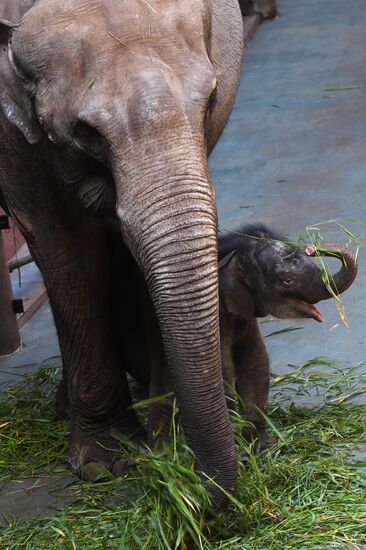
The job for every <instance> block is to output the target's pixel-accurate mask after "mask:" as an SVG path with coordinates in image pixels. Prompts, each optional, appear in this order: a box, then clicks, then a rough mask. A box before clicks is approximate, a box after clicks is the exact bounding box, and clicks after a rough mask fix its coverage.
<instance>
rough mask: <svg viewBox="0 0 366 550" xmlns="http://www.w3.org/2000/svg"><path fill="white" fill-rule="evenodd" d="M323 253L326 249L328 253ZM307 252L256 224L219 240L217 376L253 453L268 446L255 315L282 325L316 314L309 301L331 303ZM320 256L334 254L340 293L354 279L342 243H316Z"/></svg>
mask: <svg viewBox="0 0 366 550" xmlns="http://www.w3.org/2000/svg"><path fill="white" fill-rule="evenodd" d="M329 249H331V251H330V250H329ZM314 254H316V251H315V248H314V247H313V246H311V245H310V246H307V247H305V248H303V247H302V248H299V247H296V246H295V245H293V244H291V243H290V242H288V241H286V239H285V238H284V237H283V236H281V235H279V234H277V233H276V232H274V231H272V230H270V229H268V228H267V227H265V226H263V225H256V226H244V227H241V228H239V229H238V230H237V231H235V232H232V233H226V234H223V235H221V236H219V260H220V263H219V287H220V326H221V347H222V366H223V376H224V380H225V382H226V389H227V392H228V394H229V396H230V395H231V399H230V400H229V407H231V408H232V407H233V404H234V402H235V395H236V394H238V396H239V407H240V410H241V412H242V413H243V415H244V416H245V418H246V419H247V420H248V421H249V422H250V423H251V424H252V426H253V428H248V429H246V430H245V433H244V435H245V436H246V437H247V438H248V439H255V440H257V444H258V445H259V447H261V448H265V447H268V446H269V445H271V444H272V443H273V441H274V440H273V438H271V437H270V436H269V435H268V434H267V432H266V429H265V422H264V421H263V415H261V413H260V411H263V412H266V411H267V405H268V393H269V382H270V369H269V358H268V354H267V351H266V347H265V344H264V341H263V338H262V335H261V332H260V329H259V326H258V321H257V317H264V316H266V315H273V316H275V317H279V318H282V319H286V318H287V319H291V318H313V319H315V320H316V321H319V322H321V321H322V316H321V313H320V312H319V310H318V309H317V308H316V307H315V306H314V304H315V303H317V302H319V301H321V300H326V299H328V298H331V297H332V294H331V293H330V292H329V288H327V287H326V286H325V285H324V282H323V279H322V272H321V270H320V269H319V267H318V266H317V265H316V263H315V262H314V260H313V259H312V257H311V256H313V255H314ZM321 254H322V255H324V256H327V255H332V256H338V257H339V259H341V260H342V264H341V269H340V270H339V271H338V273H336V274H335V275H334V276H333V278H332V285H333V291H334V294H341V293H342V292H344V291H345V290H346V289H347V288H349V286H350V285H351V284H352V283H353V281H354V279H355V277H356V275H357V262H356V260H355V257H354V255H353V254H352V252H351V251H350V250H349V249H348V248H346V247H344V246H342V245H335V244H333V245H326V244H325V245H323V249H322V251H321Z"/></svg>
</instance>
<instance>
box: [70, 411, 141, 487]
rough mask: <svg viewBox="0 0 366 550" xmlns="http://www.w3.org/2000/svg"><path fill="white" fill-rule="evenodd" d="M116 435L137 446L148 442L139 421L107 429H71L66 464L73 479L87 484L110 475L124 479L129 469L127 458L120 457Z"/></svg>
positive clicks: (121, 422) (125, 422) (104, 427)
mask: <svg viewBox="0 0 366 550" xmlns="http://www.w3.org/2000/svg"><path fill="white" fill-rule="evenodd" d="M113 431H116V432H118V433H120V434H122V435H123V436H126V437H128V438H129V439H130V440H132V441H134V442H135V443H137V444H141V445H142V444H144V443H146V442H147V434H146V431H145V429H144V428H143V427H142V426H141V424H139V423H138V421H137V420H136V419H128V420H127V421H126V418H124V419H123V421H120V422H115V423H113V424H112V425H108V426H105V425H104V426H95V425H94V426H90V425H89V426H88V429H86V428H81V427H80V426H79V425H78V426H72V428H71V436H70V445H69V451H68V453H67V456H66V462H67V463H68V465H69V469H70V470H71V472H72V473H73V474H74V475H77V476H78V477H80V478H81V479H83V480H85V481H95V480H96V479H97V478H98V477H100V476H103V475H105V474H106V473H107V472H111V473H112V474H113V475H116V476H118V475H121V474H123V473H125V472H126V471H127V470H128V469H129V462H128V460H127V458H124V457H123V456H121V450H120V449H119V443H118V441H117V439H116V438H115V437H113V435H112V434H113Z"/></svg>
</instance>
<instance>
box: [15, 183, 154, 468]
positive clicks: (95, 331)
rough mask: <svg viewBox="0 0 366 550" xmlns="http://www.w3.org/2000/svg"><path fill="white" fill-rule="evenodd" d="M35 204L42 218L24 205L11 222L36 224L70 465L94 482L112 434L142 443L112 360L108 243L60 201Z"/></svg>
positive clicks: (31, 239) (98, 228)
mask: <svg viewBox="0 0 366 550" xmlns="http://www.w3.org/2000/svg"><path fill="white" fill-rule="evenodd" d="M33 193H34V194H36V193H37V186H36V185H34V186H33ZM12 203H13V204H14V200H13V201H12ZM34 204H37V205H38V211H39V212H40V213H41V215H39V214H38V215H37V213H36V211H35V209H34V210H32V212H31V213H29V212H28V211H27V212H26V209H25V210H22V208H21V205H20V204H19V202H17V208H16V209H15V210H14V211H13V214H14V215H15V217H16V218H17V219H18V221H19V222H20V224H21V225H22V223H23V222H24V219H27V218H28V219H31V220H32V225H31V227H29V228H28V229H27V228H25V229H26V236H27V240H28V243H29V246H30V249H31V251H32V254H33V256H34V257H35V259H36V261H37V263H38V265H39V267H40V269H41V271H42V274H43V276H44V279H45V283H46V286H47V290H48V294H49V298H50V303H51V307H52V311H53V315H54V320H55V324H56V328H57V333H58V337H59V342H60V348H61V353H62V359H63V365H64V369H65V372H64V376H65V381H66V382H67V390H68V396H69V401H70V403H69V416H70V420H71V433H70V448H69V452H68V457H67V460H68V462H69V465H70V467H71V470H72V471H73V472H74V473H77V474H79V475H80V474H81V475H83V476H85V477H89V476H90V475H91V473H92V471H93V469H92V468H88V467H85V465H86V464H88V463H100V464H102V465H105V466H107V467H109V466H110V465H111V460H112V458H113V457H112V453H111V451H110V449H113V448H115V447H116V442H115V440H114V439H113V438H112V437H111V429H112V428H116V429H117V430H119V431H120V432H122V433H124V434H125V435H128V436H132V437H136V438H140V437H144V434H143V430H142V428H141V425H140V424H139V422H138V421H137V419H136V417H135V414H134V413H133V411H131V410H130V409H129V405H130V404H131V400H130V395H129V390H128V386H127V380H126V375H125V372H124V370H123V368H122V365H121V360H120V357H119V356H118V355H117V353H116V352H115V343H114V335H113V327H112V326H111V324H112V316H111V314H110V311H111V302H112V292H113V290H112V289H111V285H110V255H109V250H110V248H109V240H108V235H107V233H106V230H105V228H104V227H103V226H102V225H100V224H99V223H98V222H96V221H95V219H93V217H91V216H90V217H89V216H88V215H86V214H85V213H84V212H83V211H82V210H78V209H77V208H76V207H73V205H71V204H68V205H67V206H66V205H65V204H63V201H62V199H61V198H60V197H59V196H57V194H53V193H43V196H42V197H39V202H37V200H36V199H34ZM39 205H42V207H41V208H39ZM66 220H67V221H66ZM23 229H24V227H23ZM65 381H64V383H65ZM89 470H90V471H89Z"/></svg>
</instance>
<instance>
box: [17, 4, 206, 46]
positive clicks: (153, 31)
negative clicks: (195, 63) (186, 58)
mask: <svg viewBox="0 0 366 550" xmlns="http://www.w3.org/2000/svg"><path fill="white" fill-rule="evenodd" d="M208 21H209V11H208V9H207V2H205V1H203V0H202V1H197V0H196V1H193V0H181V1H179V2H177V1H176V0H149V2H145V0H124V1H121V2H115V1H114V0H103V1H98V2H96V1H94V2H93V1H90V2H88V3H86V2H75V0H64V1H63V2H54V1H53V0H39V1H38V2H37V3H36V4H35V5H34V7H33V8H32V9H31V10H30V11H29V12H28V13H27V15H26V17H25V18H24V20H23V23H22V25H21V27H20V29H21V33H22V34H23V37H24V36H25V39H26V41H27V44H25V45H24V50H27V49H29V48H31V49H32V47H33V49H34V50H36V51H37V52H39V50H41V51H42V49H43V48H45V49H46V50H48V49H49V47H52V48H54V51H55V53H56V54H57V55H58V54H60V53H61V50H62V48H65V49H66V50H67V51H68V52H70V50H74V49H75V48H76V50H78V49H80V48H78V44H79V43H80V42H82V41H84V42H89V45H90V46H91V47H92V46H94V48H93V49H94V52H96V51H97V50H98V49H99V50H100V49H102V50H104V48H107V49H108V48H110V47H112V45H113V46H114V47H115V48H117V47H118V48H119V49H121V48H122V49H123V48H128V46H129V45H130V44H131V43H134V42H137V43H143V44H144V45H147V44H149V43H150V44H154V45H155V46H156V47H159V43H160V42H163V46H164V49H166V48H165V46H166V45H167V44H168V45H169V49H170V50H174V49H175V46H176V45H179V44H180V43H181V41H182V39H183V40H184V41H185V42H186V43H188V44H189V46H190V48H191V49H192V50H201V49H202V45H206V46H207V42H208V28H209V25H208ZM24 53H25V52H24ZM35 53H36V52H35V51H33V54H35ZM48 53H49V51H48ZM61 55H62V53H61Z"/></svg>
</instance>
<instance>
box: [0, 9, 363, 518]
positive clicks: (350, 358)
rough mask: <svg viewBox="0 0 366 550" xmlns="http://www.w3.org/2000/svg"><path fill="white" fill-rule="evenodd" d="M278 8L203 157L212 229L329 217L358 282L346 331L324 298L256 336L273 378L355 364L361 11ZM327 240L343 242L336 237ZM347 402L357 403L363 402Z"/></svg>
mask: <svg viewBox="0 0 366 550" xmlns="http://www.w3.org/2000/svg"><path fill="white" fill-rule="evenodd" d="M346 4H347V5H346ZM279 5H280V11H281V17H280V18H278V19H276V20H275V21H273V22H268V23H264V24H263V25H262V26H261V27H260V28H259V30H258V32H257V34H256V36H255V38H254V40H253V43H252V45H251V47H250V48H249V50H248V53H247V55H246V58H245V61H244V73H243V78H242V81H241V85H240V89H239V93H238V97H237V101H236V105H235V108H234V111H233V113H232V116H231V120H230V123H229V124H228V126H227V128H226V130H225V133H224V136H223V138H222V139H221V141H220V143H219V145H218V146H217V148H216V149H215V151H214V152H213V154H212V156H211V159H210V166H211V171H212V177H213V180H214V182H215V185H216V189H217V201H218V209H219V220H220V226H221V229H222V230H224V229H225V228H233V227H235V225H236V224H238V223H242V222H245V223H250V222H254V221H262V222H265V223H266V224H268V225H273V226H275V227H276V228H278V229H281V230H283V231H285V232H286V233H293V234H298V233H304V228H305V227H306V226H309V225H312V224H318V223H320V222H325V221H327V220H330V219H334V218H337V219H340V220H341V221H342V222H343V223H345V224H346V225H347V226H348V227H350V228H351V229H352V230H355V231H356V232H357V234H359V235H360V239H361V243H360V244H361V248H360V262H359V263H360V266H359V267H360V270H359V276H358V279H357V281H356V283H355V284H354V285H353V287H352V288H351V289H350V290H349V291H347V293H346V294H345V295H344V302H345V306H346V311H347V315H348V317H349V319H350V327H349V328H348V329H347V328H345V326H344V325H343V324H342V323H341V321H340V318H339V315H338V313H337V309H336V307H335V304H334V302H332V301H328V302H324V303H323V304H321V306H320V309H321V310H322V312H323V313H324V315H325V318H326V321H325V322H324V323H323V324H322V325H320V324H318V323H316V322H314V321H305V322H304V323H300V326H304V328H303V329H302V330H298V331H294V332H288V333H286V334H282V335H278V336H274V337H271V338H269V339H268V340H267V343H268V348H269V352H270V356H271V361H272V369H273V370H274V371H275V372H276V373H282V372H286V371H288V370H289V367H288V364H289V363H291V364H296V365H299V364H302V363H303V362H305V361H307V360H308V359H310V358H312V357H315V356H328V357H330V358H333V359H335V360H337V361H338V363H339V365H341V366H343V365H345V366H350V365H353V364H355V363H357V362H361V361H364V360H366V331H365V315H364V311H365V309H366V285H365V279H364V277H365V267H366V265H365V253H364V252H365V244H364V242H365V239H364V237H365V231H366V229H365V224H364V223H365V221H366V201H365V199H364V187H365V181H366V94H365V88H366V63H365V52H366V32H365V30H364V29H365V28H366V6H365V2H364V0H348V2H347V3H345V2H344V0H306V1H305V2H300V1H298V2H294V1H293V0H280V2H279ZM337 88H338V89H337ZM342 88H343V89H342ZM332 89H333V91H332ZM348 217H353V218H357V219H358V220H360V221H361V222H362V224H361V225H356V224H354V223H351V222H350V221H347V218H348ZM336 236H337V237H338V240H341V241H345V236H344V234H342V232H341V231H338V232H337V233H336ZM50 319H51V314H50V310H49V307H48V306H47V305H46V306H45V307H43V308H42V310H41V311H40V312H38V314H37V315H35V317H34V318H33V320H32V321H31V322H30V323H28V325H27V326H26V327H25V328H24V329H23V333H22V336H23V342H24V348H23V350H22V351H21V352H20V353H18V354H17V355H15V356H13V357H11V358H7V359H3V360H0V371H1V372H0V384H1V385H3V386H4V385H7V384H9V383H11V382H14V381H16V380H17V379H18V374H19V372H22V370H26V369H14V368H13V367H15V366H16V365H20V364H25V363H34V362H35V361H42V360H44V359H46V358H47V357H50V356H53V355H55V354H57V353H58V351H57V350H58V347H57V341H56V335H55V330H54V326H53V325H52V323H51V322H50ZM285 326H294V322H282V321H273V322H271V323H269V324H267V323H266V324H264V325H263V331H264V333H265V334H268V333H269V332H272V331H273V330H278V329H280V328H281V327H285ZM364 370H365V371H366V367H364ZM1 387H2V386H0V388H1ZM358 400H359V401H362V402H364V403H366V395H363V396H358ZM28 510H29V508H28Z"/></svg>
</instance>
